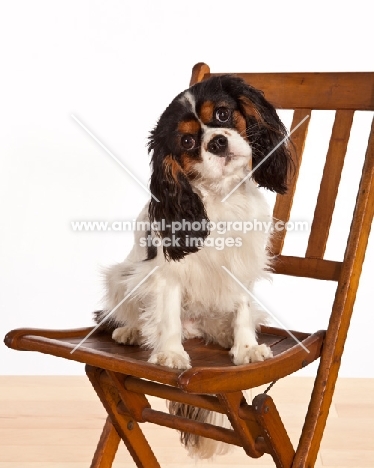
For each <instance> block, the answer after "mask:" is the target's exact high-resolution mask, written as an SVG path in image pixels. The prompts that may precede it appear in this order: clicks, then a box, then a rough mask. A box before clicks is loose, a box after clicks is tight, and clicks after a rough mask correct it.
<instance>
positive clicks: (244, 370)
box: [5, 327, 325, 393]
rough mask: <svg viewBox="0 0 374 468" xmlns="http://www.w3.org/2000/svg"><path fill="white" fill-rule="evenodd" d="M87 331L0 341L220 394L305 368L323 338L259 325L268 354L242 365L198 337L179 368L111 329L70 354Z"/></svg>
mask: <svg viewBox="0 0 374 468" xmlns="http://www.w3.org/2000/svg"><path fill="white" fill-rule="evenodd" d="M92 330H93V328H81V329H73V330H43V329H17V330H13V331H11V332H9V333H8V334H7V335H6V337H5V344H6V345H7V346H8V347H10V348H13V349H17V350H23V351H39V352H41V353H45V354H51V355H54V356H58V357H63V358H65V359H70V360H74V361H78V362H83V363H86V364H89V365H91V366H96V367H100V368H102V369H106V370H109V371H114V372H120V373H122V374H126V375H131V376H134V377H138V378H143V379H149V380H153V381H156V382H160V383H163V384H167V385H171V386H174V387H178V388H180V389H182V390H184V391H186V392H190V393H215V392H217V393H219V392H231V391H237V390H243V389H246V388H252V387H256V386H259V385H262V384H266V383H269V382H272V381H273V380H277V379H279V378H281V377H284V376H286V375H288V374H290V373H291V372H295V371H297V370H299V369H301V368H302V367H305V366H306V365H308V364H310V363H311V362H312V361H314V360H315V359H317V358H318V357H319V356H320V352H321V348H322V343H323V340H324V336H325V332H324V331H318V332H316V333H314V334H308V333H301V332H292V334H293V335H294V336H295V337H296V338H297V340H299V342H297V341H296V340H295V339H294V338H293V337H292V336H290V335H289V333H288V332H286V331H285V330H283V329H278V328H273V327H262V328H261V330H260V333H259V334H258V341H259V343H260V344H262V343H265V344H267V345H268V346H270V347H271V349H272V351H273V357H272V358H271V359H268V360H267V361H265V362H260V363H251V364H246V365H241V366H235V365H234V364H233V363H232V362H231V359H230V355H229V352H228V349H225V348H222V347H221V346H219V345H216V344H208V345H206V344H205V343H204V341H203V340H201V339H191V340H186V341H185V342H184V347H185V349H186V351H187V352H188V354H189V356H190V358H191V364H192V367H191V368H190V369H187V370H181V369H171V368H168V367H163V366H159V365H155V364H150V363H149V362H148V358H149V356H150V350H148V349H145V348H142V347H140V346H133V345H131V346H130V345H122V344H118V343H116V342H115V341H113V339H112V337H111V334H110V333H108V332H104V331H100V330H97V331H95V332H94V333H93V334H92V335H91V336H90V337H89V338H88V339H87V340H86V341H84V343H83V344H82V345H81V346H80V347H79V348H77V349H76V350H75V351H74V352H72V351H73V350H74V348H75V347H76V346H77V345H78V344H79V343H80V342H81V341H82V340H83V339H84V338H85V337H86V336H87V335H88V334H89V333H90V332H92Z"/></svg>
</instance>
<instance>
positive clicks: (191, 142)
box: [181, 135, 196, 150]
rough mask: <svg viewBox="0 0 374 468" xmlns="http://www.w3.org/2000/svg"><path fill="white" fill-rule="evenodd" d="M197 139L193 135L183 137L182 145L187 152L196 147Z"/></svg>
mask: <svg viewBox="0 0 374 468" xmlns="http://www.w3.org/2000/svg"><path fill="white" fill-rule="evenodd" d="M195 144H196V141H195V138H194V137H193V136H191V135H183V136H182V138H181V145H182V146H183V148H184V149H186V150H191V149H193V148H194V147H195Z"/></svg>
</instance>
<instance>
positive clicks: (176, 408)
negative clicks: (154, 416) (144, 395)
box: [168, 401, 231, 459]
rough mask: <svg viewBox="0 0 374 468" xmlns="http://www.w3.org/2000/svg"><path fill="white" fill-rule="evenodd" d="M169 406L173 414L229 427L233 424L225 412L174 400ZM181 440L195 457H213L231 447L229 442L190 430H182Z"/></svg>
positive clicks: (222, 453)
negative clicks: (193, 432) (218, 440)
mask: <svg viewBox="0 0 374 468" xmlns="http://www.w3.org/2000/svg"><path fill="white" fill-rule="evenodd" d="M168 406H169V413H170V414H172V415H175V416H181V417H183V418H188V419H192V420H193V421H198V422H203V423H208V424H213V425H215V426H221V427H225V428H227V429H228V428H231V424H230V422H229V420H228V418H227V417H226V415H224V414H220V413H216V412H214V411H209V410H206V409H203V408H197V407H195V406H191V405H187V404H185V403H177V402H174V401H169V402H168ZM180 440H181V443H182V445H184V446H185V447H186V449H187V451H188V454H189V455H190V456H191V457H193V458H195V459H202V458H212V457H213V456H214V455H224V454H225V453H227V452H228V451H229V450H230V449H231V446H230V445H229V444H225V443H224V442H217V441H216V440H213V439H208V438H206V437H202V436H198V435H196V434H191V433H189V432H181V435H180Z"/></svg>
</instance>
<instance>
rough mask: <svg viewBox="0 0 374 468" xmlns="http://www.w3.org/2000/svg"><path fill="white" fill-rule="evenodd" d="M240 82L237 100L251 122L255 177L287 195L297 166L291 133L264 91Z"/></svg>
mask: <svg viewBox="0 0 374 468" xmlns="http://www.w3.org/2000/svg"><path fill="white" fill-rule="evenodd" d="M240 82H241V84H240V85H239V96H238V98H237V99H238V103H239V107H240V109H241V111H242V113H243V114H244V116H245V118H246V122H247V137H248V140H249V143H250V145H251V147H252V169H253V170H254V172H253V178H254V180H255V181H256V182H257V183H258V184H259V185H260V186H261V187H265V188H267V189H269V190H271V191H273V192H277V193H281V194H283V193H285V192H286V191H287V181H288V176H289V174H290V172H291V170H292V169H293V162H292V159H291V154H290V149H289V146H290V141H289V139H288V132H287V130H286V128H285V127H284V125H283V123H282V122H281V120H280V119H279V117H278V114H277V112H276V110H275V108H274V107H273V106H272V105H271V104H270V103H269V102H268V101H267V100H266V99H265V97H264V95H263V93H262V92H261V91H259V90H257V89H256V88H253V87H252V86H249V85H247V84H246V83H245V82H244V81H243V80H240Z"/></svg>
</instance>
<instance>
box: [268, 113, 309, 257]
mask: <svg viewBox="0 0 374 468" xmlns="http://www.w3.org/2000/svg"><path fill="white" fill-rule="evenodd" d="M310 115H311V110H310V109H298V110H295V112H294V114H293V120H292V125H291V132H292V130H293V129H294V128H295V127H296V126H297V125H298V124H299V123H300V122H301V121H302V120H303V119H304V118H306V117H308V116H310ZM309 121H310V118H308V119H307V120H306V121H305V122H304V123H303V124H302V125H300V127H299V128H298V129H296V130H295V131H294V132H293V133H292V143H293V149H292V158H293V161H294V172H293V174H292V177H291V178H290V179H291V180H290V181H289V184H288V189H287V193H286V194H285V195H277V199H276V202H275V206H274V211H273V217H274V218H275V219H276V220H282V221H284V222H287V221H288V220H289V218H290V213H291V208H292V202H293V197H294V194H295V190H296V182H297V178H298V175H299V167H300V164H301V159H302V155H303V151H304V146H305V140H306V137H307V133H308V127H309ZM285 236H286V231H285V230H283V231H281V232H279V233H278V234H277V236H274V238H273V240H272V245H271V251H272V253H274V254H275V255H279V254H280V253H281V251H282V248H283V243H284V238H285Z"/></svg>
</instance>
